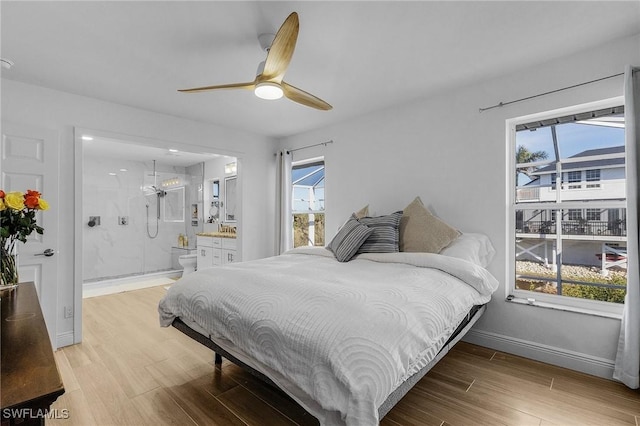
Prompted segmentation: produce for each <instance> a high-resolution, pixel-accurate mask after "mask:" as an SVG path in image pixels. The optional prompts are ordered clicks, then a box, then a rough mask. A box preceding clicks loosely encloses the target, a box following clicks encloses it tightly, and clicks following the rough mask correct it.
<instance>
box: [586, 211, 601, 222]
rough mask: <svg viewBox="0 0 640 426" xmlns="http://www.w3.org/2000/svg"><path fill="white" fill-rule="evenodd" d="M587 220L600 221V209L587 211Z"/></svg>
mask: <svg viewBox="0 0 640 426" xmlns="http://www.w3.org/2000/svg"><path fill="white" fill-rule="evenodd" d="M587 220H600V209H587Z"/></svg>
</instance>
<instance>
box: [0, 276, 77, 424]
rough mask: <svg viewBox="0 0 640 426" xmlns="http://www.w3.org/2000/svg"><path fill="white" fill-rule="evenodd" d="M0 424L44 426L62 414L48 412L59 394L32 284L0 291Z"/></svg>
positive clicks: (57, 374)
mask: <svg viewBox="0 0 640 426" xmlns="http://www.w3.org/2000/svg"><path fill="white" fill-rule="evenodd" d="M0 301H1V308H0V309H1V310H2V311H1V312H0V314H1V322H0V334H1V339H0V352H1V358H0V371H1V377H0V423H1V426H7V425H18V424H19V425H44V423H45V419H46V418H61V417H65V416H68V413H67V412H66V410H60V412H58V411H57V410H53V411H52V410H50V406H51V404H52V403H53V402H54V401H55V400H56V399H57V398H58V397H59V396H60V395H62V394H63V393H64V386H63V383H62V378H61V377H60V372H59V371H58V367H57V365H56V361H55V358H54V356H53V350H52V348H51V342H50V341H49V334H48V333H47V327H46V325H45V322H44V317H43V316H42V310H41V309H40V302H39V301H38V295H37V293H36V288H35V285H34V284H33V283H21V284H19V285H18V287H17V288H14V289H10V290H1V291H0Z"/></svg>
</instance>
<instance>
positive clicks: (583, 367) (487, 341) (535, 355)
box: [462, 330, 614, 379]
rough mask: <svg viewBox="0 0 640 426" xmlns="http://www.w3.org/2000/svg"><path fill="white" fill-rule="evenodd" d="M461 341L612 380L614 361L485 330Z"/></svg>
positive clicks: (471, 334) (471, 332)
mask: <svg viewBox="0 0 640 426" xmlns="http://www.w3.org/2000/svg"><path fill="white" fill-rule="evenodd" d="M462 340H464V341H465V342H469V343H473V344H476V345H480V346H484V347H487V348H490V349H495V350H497V351H500V352H506V353H509V354H513V355H518V356H522V357H525V358H529V359H533V360H535V361H540V362H545V363H547V364H552V365H556V366H559V367H564V368H568V369H571V370H575V371H580V372H582V373H586V374H591V375H593V376H598V377H602V378H605V379H612V377H613V369H614V360H610V359H604V358H599V357H595V356H592V355H587V354H583V353H579V352H574V351H570V350H567V349H562V348H557V347H554V346H548V345H543V344H540V343H536V342H530V341H527V340H522V339H517V338H515V337H510V336H504V335H502V334H497V333H491V332H488V331H482V330H470V331H469V332H468V333H467V334H466V335H465V336H464V338H463V339H462Z"/></svg>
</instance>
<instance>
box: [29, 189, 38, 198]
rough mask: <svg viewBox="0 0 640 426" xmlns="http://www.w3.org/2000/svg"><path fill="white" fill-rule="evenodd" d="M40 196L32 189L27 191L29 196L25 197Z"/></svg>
mask: <svg viewBox="0 0 640 426" xmlns="http://www.w3.org/2000/svg"><path fill="white" fill-rule="evenodd" d="M40 195H42V194H40V193H39V192H38V191H34V190H32V189H27V195H25V197H38V198H39V197H40Z"/></svg>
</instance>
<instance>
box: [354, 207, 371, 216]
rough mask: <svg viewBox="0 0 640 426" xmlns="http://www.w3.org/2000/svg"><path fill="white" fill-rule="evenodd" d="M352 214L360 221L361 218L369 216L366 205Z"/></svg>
mask: <svg viewBox="0 0 640 426" xmlns="http://www.w3.org/2000/svg"><path fill="white" fill-rule="evenodd" d="M354 214H355V215H356V218H358V219H362V218H363V217H366V216H369V204H367V205H366V206H364V207H363V208H361V209H360V210H358V211H357V212H355V213H354Z"/></svg>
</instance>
